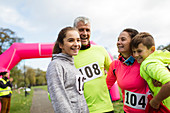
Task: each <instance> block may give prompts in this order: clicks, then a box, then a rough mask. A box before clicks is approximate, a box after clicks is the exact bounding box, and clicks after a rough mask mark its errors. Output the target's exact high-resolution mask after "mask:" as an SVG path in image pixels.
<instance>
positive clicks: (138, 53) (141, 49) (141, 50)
mask: <svg viewBox="0 0 170 113" xmlns="http://www.w3.org/2000/svg"><path fill="white" fill-rule="evenodd" d="M154 50H155V47H154V46H152V47H151V48H150V49H148V48H147V47H146V46H144V45H143V44H142V43H140V44H139V45H138V47H137V48H132V52H133V56H134V58H135V59H136V60H137V62H138V63H140V64H141V63H142V62H143V61H144V60H145V59H146V58H147V57H148V56H149V55H150V54H151V53H153V52H154Z"/></svg>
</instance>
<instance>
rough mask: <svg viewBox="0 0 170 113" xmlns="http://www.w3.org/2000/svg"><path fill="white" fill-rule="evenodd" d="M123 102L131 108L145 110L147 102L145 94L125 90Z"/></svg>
mask: <svg viewBox="0 0 170 113" xmlns="http://www.w3.org/2000/svg"><path fill="white" fill-rule="evenodd" d="M124 104H125V105H127V106H129V107H131V108H135V109H142V110H145V107H146V104H147V95H145V94H140V93H134V92H130V91H127V90H125V101H124Z"/></svg>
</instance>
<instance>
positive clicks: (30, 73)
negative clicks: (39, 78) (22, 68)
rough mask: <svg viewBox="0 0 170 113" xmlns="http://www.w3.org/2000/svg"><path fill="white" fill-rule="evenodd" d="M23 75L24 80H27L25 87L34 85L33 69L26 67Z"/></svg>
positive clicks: (34, 73)
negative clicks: (24, 76)
mask: <svg viewBox="0 0 170 113" xmlns="http://www.w3.org/2000/svg"><path fill="white" fill-rule="evenodd" d="M25 75H26V80H28V81H27V85H28V84H29V86H33V85H35V84H36V78H35V75H36V72H35V69H33V68H31V67H28V66H26V72H25ZM28 82H29V83H28Z"/></svg>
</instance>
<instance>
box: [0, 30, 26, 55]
mask: <svg viewBox="0 0 170 113" xmlns="http://www.w3.org/2000/svg"><path fill="white" fill-rule="evenodd" d="M22 41H23V38H19V37H17V36H16V34H15V32H13V31H12V30H10V29H4V28H0V55H1V54H2V53H3V52H4V51H5V50H7V49H8V48H9V47H10V46H11V45H12V44H13V43H14V42H22Z"/></svg>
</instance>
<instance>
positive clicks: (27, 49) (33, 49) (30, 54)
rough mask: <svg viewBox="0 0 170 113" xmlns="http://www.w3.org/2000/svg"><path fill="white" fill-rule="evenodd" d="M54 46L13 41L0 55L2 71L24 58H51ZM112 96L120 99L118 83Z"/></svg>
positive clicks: (0, 70) (112, 90)
mask: <svg viewBox="0 0 170 113" xmlns="http://www.w3.org/2000/svg"><path fill="white" fill-rule="evenodd" d="M91 44H94V45H96V44H95V43H94V42H93V41H91ZM53 46H54V43H13V44H12V45H11V47H10V48H9V49H7V50H6V51H5V52H4V53H3V54H1V55H0V72H3V71H7V72H10V70H11V69H12V68H13V67H14V66H15V65H16V64H18V63H19V62H20V61H21V60H23V59H31V58H49V57H51V56H52V50H53ZM110 57H111V55H110ZM111 58H112V57H111ZM112 60H113V58H112ZM111 97H112V100H113V101H114V100H118V99H120V95H119V89H118V86H117V84H115V85H114V86H113V88H112V89H111Z"/></svg>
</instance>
